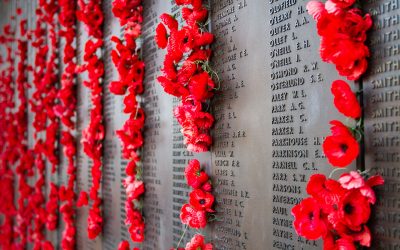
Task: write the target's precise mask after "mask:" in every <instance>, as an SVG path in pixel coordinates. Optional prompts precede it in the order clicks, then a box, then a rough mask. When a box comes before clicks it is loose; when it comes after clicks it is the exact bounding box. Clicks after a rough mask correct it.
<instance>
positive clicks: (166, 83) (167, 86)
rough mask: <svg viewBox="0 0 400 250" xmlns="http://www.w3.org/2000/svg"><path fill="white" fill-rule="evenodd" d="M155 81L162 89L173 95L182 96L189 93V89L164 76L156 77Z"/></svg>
mask: <svg viewBox="0 0 400 250" xmlns="http://www.w3.org/2000/svg"><path fill="white" fill-rule="evenodd" d="M157 81H158V82H159V83H160V84H161V86H162V87H163V88H164V91H165V92H166V93H168V94H170V95H173V96H176V97H182V96H187V95H188V94H189V91H188V90H187V89H186V88H185V87H184V86H183V85H181V84H179V83H177V82H174V81H171V80H168V79H167V78H166V77H164V76H159V77H157Z"/></svg>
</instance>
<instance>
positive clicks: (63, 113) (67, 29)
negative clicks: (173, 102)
mask: <svg viewBox="0 0 400 250" xmlns="http://www.w3.org/2000/svg"><path fill="white" fill-rule="evenodd" d="M58 5H59V6H60V13H59V16H58V20H59V23H60V26H61V29H60V30H59V33H58V34H59V36H60V39H64V41H65V43H64V49H63V58H62V60H63V63H64V68H63V71H62V73H61V88H60V91H59V92H58V96H57V98H58V99H59V100H60V102H59V103H58V105H57V106H56V107H55V112H56V114H57V116H58V117H59V119H60V120H61V122H62V124H63V126H64V128H63V130H62V132H61V140H60V143H61V145H62V146H63V154H64V156H65V158H66V159H67V162H68V166H67V184H66V185H63V186H61V187H60V192H59V193H60V202H61V203H62V204H61V207H60V212H61V214H62V219H63V221H64V226H65V227H64V230H63V233H62V238H61V247H62V249H71V250H72V249H75V234H76V229H75V209H76V202H75V199H76V194H75V181H76V165H75V154H76V140H75V135H74V132H75V128H76V105H77V99H76V82H75V80H76V79H75V76H76V73H75V71H76V49H75V47H74V40H75V37H76V14H75V12H76V1H71V0H58Z"/></svg>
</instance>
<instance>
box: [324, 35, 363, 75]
mask: <svg viewBox="0 0 400 250" xmlns="http://www.w3.org/2000/svg"><path fill="white" fill-rule="evenodd" d="M320 52H321V58H322V60H323V61H325V62H330V63H333V64H335V65H336V69H337V70H338V72H339V74H340V75H342V76H345V77H347V79H349V80H358V79H359V78H360V76H361V75H362V74H364V72H365V71H366V70H367V67H368V62H367V59H366V58H367V57H369V49H368V47H367V46H365V45H364V44H363V43H359V42H353V41H350V40H347V39H338V38H324V37H323V38H322V39H321V50H320Z"/></svg>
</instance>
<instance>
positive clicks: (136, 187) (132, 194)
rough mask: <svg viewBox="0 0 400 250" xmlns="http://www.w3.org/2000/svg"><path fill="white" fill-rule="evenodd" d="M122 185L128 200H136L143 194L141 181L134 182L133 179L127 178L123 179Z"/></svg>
mask: <svg viewBox="0 0 400 250" xmlns="http://www.w3.org/2000/svg"><path fill="white" fill-rule="evenodd" d="M123 185H124V187H125V190H126V195H127V196H128V199H129V200H134V199H137V198H138V197H139V196H141V195H142V194H143V193H144V184H143V181H137V180H135V177H132V176H128V177H126V178H125V180H124V182H123Z"/></svg>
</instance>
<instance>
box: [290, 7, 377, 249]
mask: <svg viewBox="0 0 400 250" xmlns="http://www.w3.org/2000/svg"><path fill="white" fill-rule="evenodd" d="M354 3H355V1H354V0H328V1H327V2H326V3H325V4H324V3H322V2H318V1H310V2H309V3H308V4H307V10H308V13H309V14H310V15H312V16H313V18H314V19H315V20H316V22H317V29H318V34H319V35H320V36H321V46H320V54H321V58H322V60H323V61H325V62H329V63H333V64H334V65H335V66H336V69H337V71H338V73H339V74H340V75H342V76H345V77H346V78H347V79H348V80H358V79H360V77H361V76H362V74H363V73H365V71H366V70H367V66H368V62H367V57H368V56H369V48H368V47H367V46H366V45H365V41H366V38H367V35H366V32H367V31H368V29H370V28H371V26H372V19H371V17H370V15H369V14H366V15H364V16H362V13H361V10H359V9H357V8H353V5H354ZM331 92H332V94H333V96H334V100H333V104H334V106H335V107H336V109H337V111H339V113H341V114H343V115H344V116H346V118H347V120H350V121H351V123H352V124H353V125H351V126H346V125H345V124H343V123H342V122H341V121H338V120H333V121H331V122H330V124H331V133H332V134H331V135H330V136H327V137H326V138H325V140H324V142H323V145H322V148H323V151H324V154H325V156H326V157H327V160H328V162H329V164H331V165H332V166H333V167H335V168H336V169H334V170H333V171H332V172H331V175H330V176H329V178H327V177H326V176H325V175H323V174H314V175H312V176H311V177H310V180H309V181H308V183H307V187H306V191H307V193H308V194H309V195H310V196H311V197H307V198H305V199H304V200H302V201H301V202H300V204H298V205H296V206H294V207H293V209H292V214H293V216H294V217H295V220H294V222H293V226H294V228H295V230H296V232H297V233H298V234H299V235H300V236H303V237H305V238H307V239H309V240H316V239H319V238H322V239H323V242H324V244H323V248H324V249H326V250H330V249H348V250H355V249H359V248H361V247H370V246H371V238H372V236H371V232H370V230H369V227H368V221H369V219H370V215H371V206H372V205H373V204H375V202H376V196H375V192H374V190H373V189H372V188H373V187H374V186H377V185H382V184H383V183H384V180H383V178H382V177H381V176H378V175H375V176H372V177H369V178H368V176H369V174H368V172H365V171H364V172H361V171H360V170H359V171H350V172H349V173H344V174H342V175H341V176H340V177H339V179H338V180H334V179H331V176H332V174H333V173H334V172H336V171H337V170H344V169H345V168H346V167H347V166H348V165H350V164H351V163H352V162H353V161H354V160H356V159H357V157H358V156H359V153H360V147H361V146H362V143H361V142H362V140H363V129H364V128H363V120H362V108H361V106H360V104H359V101H358V99H357V96H356V94H355V93H354V92H353V91H352V89H351V87H350V85H349V84H348V83H347V82H345V81H343V80H335V81H334V82H333V83H332V85H331ZM360 143H361V146H360ZM361 163H363V162H361ZM361 168H364V166H361Z"/></svg>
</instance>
